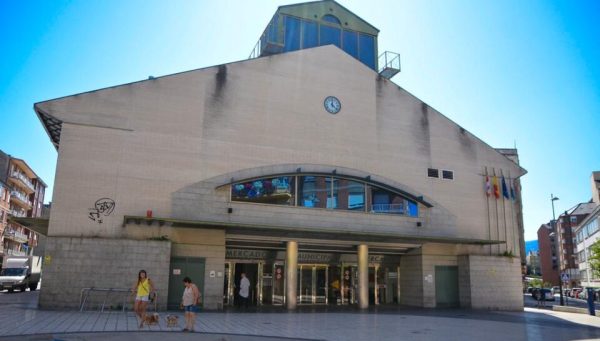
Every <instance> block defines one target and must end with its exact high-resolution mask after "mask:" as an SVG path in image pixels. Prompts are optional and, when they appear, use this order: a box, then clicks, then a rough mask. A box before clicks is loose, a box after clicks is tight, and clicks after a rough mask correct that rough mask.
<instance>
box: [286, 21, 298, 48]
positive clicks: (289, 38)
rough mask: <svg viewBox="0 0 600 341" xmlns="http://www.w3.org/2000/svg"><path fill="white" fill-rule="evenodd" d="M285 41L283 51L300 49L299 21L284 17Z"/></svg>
mask: <svg viewBox="0 0 600 341" xmlns="http://www.w3.org/2000/svg"><path fill="white" fill-rule="evenodd" d="M284 18H285V19H284V23H285V39H284V45H283V51H285V52H288V51H296V50H299V49H300V20H299V19H296V18H292V17H288V16H285V17H284Z"/></svg>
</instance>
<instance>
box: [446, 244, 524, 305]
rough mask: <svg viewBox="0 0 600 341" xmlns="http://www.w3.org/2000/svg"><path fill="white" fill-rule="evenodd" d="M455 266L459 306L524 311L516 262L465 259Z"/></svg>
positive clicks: (492, 257)
mask: <svg viewBox="0 0 600 341" xmlns="http://www.w3.org/2000/svg"><path fill="white" fill-rule="evenodd" d="M458 264H459V286H460V288H461V293H460V299H461V306H465V307H468V308H473V309H492V310H515V311H516V310H523V287H522V284H521V261H520V259H519V258H509V257H498V256H477V255H465V256H459V257H458Z"/></svg>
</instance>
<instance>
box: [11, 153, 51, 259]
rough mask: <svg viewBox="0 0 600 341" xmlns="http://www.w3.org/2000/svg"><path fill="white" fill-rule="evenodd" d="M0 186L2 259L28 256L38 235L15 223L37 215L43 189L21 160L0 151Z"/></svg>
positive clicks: (42, 184)
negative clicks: (8, 256)
mask: <svg viewBox="0 0 600 341" xmlns="http://www.w3.org/2000/svg"><path fill="white" fill-rule="evenodd" d="M0 184H1V189H0V212H1V213H0V217H1V218H2V219H0V221H2V224H1V225H0V226H2V243H1V249H2V256H6V255H16V256H24V255H29V254H32V252H33V249H34V248H35V247H37V245H38V242H39V239H40V236H39V234H38V233H36V232H34V231H32V230H30V229H29V228H27V227H25V226H23V225H22V224H20V223H19V222H18V221H17V220H18V219H19V218H26V217H29V218H35V217H40V216H41V214H42V208H43V202H44V195H45V191H46V187H47V186H46V184H45V183H44V181H42V179H41V178H40V177H38V176H37V174H36V173H35V172H34V171H33V170H32V169H31V168H30V167H29V165H28V164H27V163H26V162H25V161H24V160H22V159H18V158H15V157H12V156H10V155H8V154H6V153H4V152H2V151H0Z"/></svg>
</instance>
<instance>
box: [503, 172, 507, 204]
mask: <svg viewBox="0 0 600 341" xmlns="http://www.w3.org/2000/svg"><path fill="white" fill-rule="evenodd" d="M502 196H503V197H504V198H505V199H508V187H506V181H504V175H503V176H502Z"/></svg>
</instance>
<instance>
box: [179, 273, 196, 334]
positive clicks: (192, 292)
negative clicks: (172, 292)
mask: <svg viewBox="0 0 600 341" xmlns="http://www.w3.org/2000/svg"><path fill="white" fill-rule="evenodd" d="M183 285H185V289H184V290H183V296H182V297H181V306H182V307H183V309H184V311H185V328H184V329H183V331H184V332H193V331H194V324H195V323H196V313H197V312H198V307H197V305H198V304H200V290H198V287H197V286H196V284H194V283H192V280H191V279H190V278H189V277H186V278H184V279H183Z"/></svg>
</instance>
